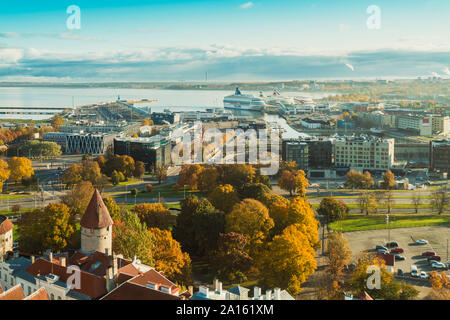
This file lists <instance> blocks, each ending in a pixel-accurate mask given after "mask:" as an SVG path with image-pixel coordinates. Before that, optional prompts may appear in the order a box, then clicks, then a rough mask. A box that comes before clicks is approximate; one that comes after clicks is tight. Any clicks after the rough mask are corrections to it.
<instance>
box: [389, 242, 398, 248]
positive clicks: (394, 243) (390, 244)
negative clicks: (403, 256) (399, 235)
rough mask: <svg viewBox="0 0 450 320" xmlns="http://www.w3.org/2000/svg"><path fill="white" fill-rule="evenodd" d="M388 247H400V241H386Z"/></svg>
mask: <svg viewBox="0 0 450 320" xmlns="http://www.w3.org/2000/svg"><path fill="white" fill-rule="evenodd" d="M386 247H388V248H397V247H398V243H397V242H395V241H392V242H388V243H386Z"/></svg>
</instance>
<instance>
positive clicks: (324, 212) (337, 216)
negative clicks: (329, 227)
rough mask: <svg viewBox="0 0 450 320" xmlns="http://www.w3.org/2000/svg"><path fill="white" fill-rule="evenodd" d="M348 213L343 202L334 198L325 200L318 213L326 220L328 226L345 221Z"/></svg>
mask: <svg viewBox="0 0 450 320" xmlns="http://www.w3.org/2000/svg"><path fill="white" fill-rule="evenodd" d="M348 211H349V209H348V207H347V205H346V204H345V203H344V202H343V201H340V200H336V199H334V198H323V199H322V201H321V202H320V205H319V208H318V209H317V213H318V214H319V215H320V216H322V217H324V218H325V223H326V224H330V223H332V222H334V221H338V220H343V219H344V218H345V217H346V216H347V214H348Z"/></svg>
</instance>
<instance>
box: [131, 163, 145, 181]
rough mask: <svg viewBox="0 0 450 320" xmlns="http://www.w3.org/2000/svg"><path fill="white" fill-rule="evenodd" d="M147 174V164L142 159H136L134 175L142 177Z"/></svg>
mask: <svg viewBox="0 0 450 320" xmlns="http://www.w3.org/2000/svg"><path fill="white" fill-rule="evenodd" d="M144 174H145V164H144V163H143V162H142V161H136V163H135V166H134V174H133V175H134V177H135V178H138V179H142V177H143V176H144Z"/></svg>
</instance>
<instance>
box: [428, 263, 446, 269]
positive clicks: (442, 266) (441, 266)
mask: <svg viewBox="0 0 450 320" xmlns="http://www.w3.org/2000/svg"><path fill="white" fill-rule="evenodd" d="M431 267H432V268H435V269H447V265H446V264H445V263H442V262H433V263H432V264H431Z"/></svg>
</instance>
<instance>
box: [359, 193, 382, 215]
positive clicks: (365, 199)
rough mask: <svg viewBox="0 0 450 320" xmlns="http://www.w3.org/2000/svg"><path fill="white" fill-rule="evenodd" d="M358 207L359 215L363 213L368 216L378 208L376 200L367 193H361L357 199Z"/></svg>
mask: <svg viewBox="0 0 450 320" xmlns="http://www.w3.org/2000/svg"><path fill="white" fill-rule="evenodd" d="M358 205H359V209H360V210H361V213H363V212H365V213H366V215H369V213H370V212H372V211H373V210H375V209H376V208H377V207H378V203H377V200H376V199H375V196H374V195H373V194H371V193H369V192H365V191H364V192H361V193H360V194H359V197H358Z"/></svg>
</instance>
